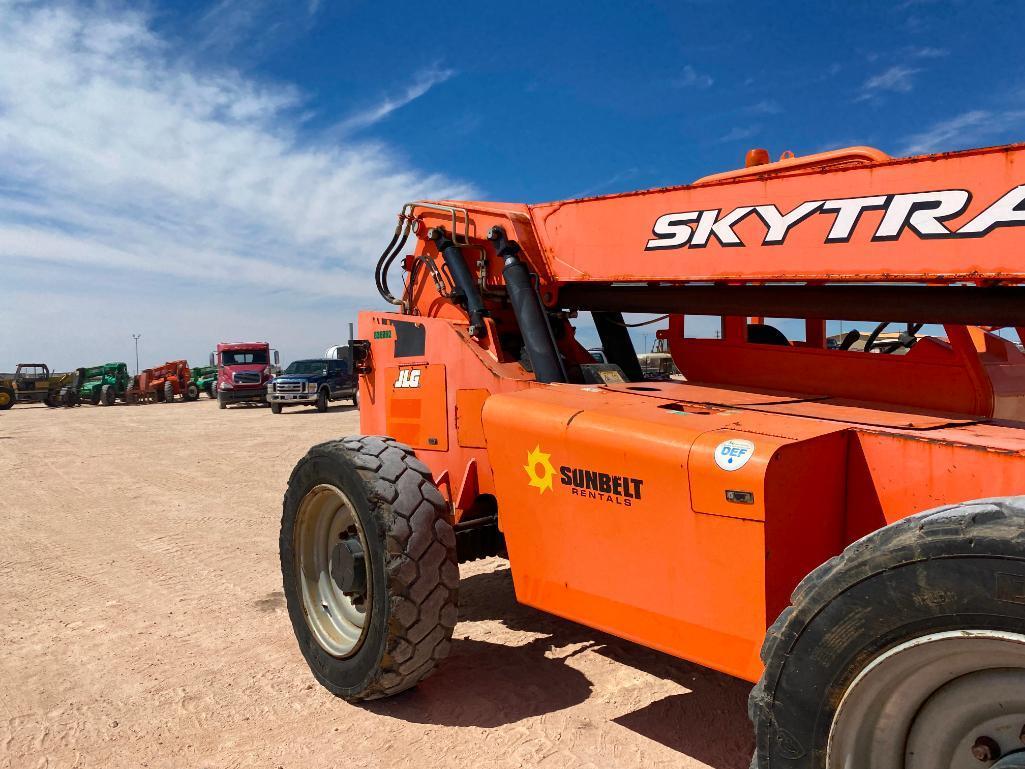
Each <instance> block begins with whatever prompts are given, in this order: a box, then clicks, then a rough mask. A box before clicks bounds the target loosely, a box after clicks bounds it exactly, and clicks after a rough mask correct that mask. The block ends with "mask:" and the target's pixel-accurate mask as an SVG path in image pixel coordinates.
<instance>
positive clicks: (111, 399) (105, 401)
mask: <svg viewBox="0 0 1025 769" xmlns="http://www.w3.org/2000/svg"><path fill="white" fill-rule="evenodd" d="M116 402H117V391H115V390H114V388H113V387H111V386H110V385H103V389H102V391H101V392H100V405H103V406H113V405H114V404H115V403H116Z"/></svg>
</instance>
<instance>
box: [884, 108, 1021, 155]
mask: <svg viewBox="0 0 1025 769" xmlns="http://www.w3.org/2000/svg"><path fill="white" fill-rule="evenodd" d="M1023 120H1025V110H1003V111H997V112H994V111H991V110H983V109H976V110H970V111H968V112H962V113H961V114H960V115H955V116H954V117H952V118H948V119H946V120H941V121H939V122H937V123H933V125H931V126H930V127H929V128H927V129H926V130H924V131H921V132H919V133H915V134H912V135H911V136H908V137H907V138H906V139H905V143H904V146H903V148H902V149H901V154H904V155H921V154H925V153H929V152H939V151H944V152H949V151H952V150H959V149H965V148H968V147H971V146H976V145H978V144H980V143H985V142H988V141H993V140H999V139H1004V138H1007V139H1010V136H1009V134H1014V133H1019V132H1020V131H1019V129H1020V127H1021V125H1022V121H1023Z"/></svg>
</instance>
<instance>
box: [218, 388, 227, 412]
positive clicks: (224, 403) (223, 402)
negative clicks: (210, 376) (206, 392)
mask: <svg viewBox="0 0 1025 769" xmlns="http://www.w3.org/2000/svg"><path fill="white" fill-rule="evenodd" d="M217 408H219V409H226V408H228V400H227V398H225V397H224V393H222V392H221V391H220V390H218V391H217Z"/></svg>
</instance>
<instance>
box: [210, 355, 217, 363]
mask: <svg viewBox="0 0 1025 769" xmlns="http://www.w3.org/2000/svg"><path fill="white" fill-rule="evenodd" d="M210 365H211V366H216V365H217V353H215V352H212V353H210Z"/></svg>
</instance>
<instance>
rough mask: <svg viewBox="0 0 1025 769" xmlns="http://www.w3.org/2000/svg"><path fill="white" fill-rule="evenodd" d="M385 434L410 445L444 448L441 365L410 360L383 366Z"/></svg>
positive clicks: (445, 427)
mask: <svg viewBox="0 0 1025 769" xmlns="http://www.w3.org/2000/svg"><path fill="white" fill-rule="evenodd" d="M384 375H385V380H386V381H391V386H390V387H389V388H388V390H387V394H386V396H385V397H386V401H385V413H387V415H388V421H387V427H386V429H387V434H388V435H390V436H392V437H393V438H395V439H396V440H399V441H401V442H402V443H405V444H407V445H408V446H410V447H411V448H414V449H436V450H438V451H444V450H446V449H447V448H448V399H447V397H446V393H445V366H444V365H443V364H440V363H434V364H431V365H424V364H413V365H409V366H394V367H389V368H387V369H385V370H384Z"/></svg>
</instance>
